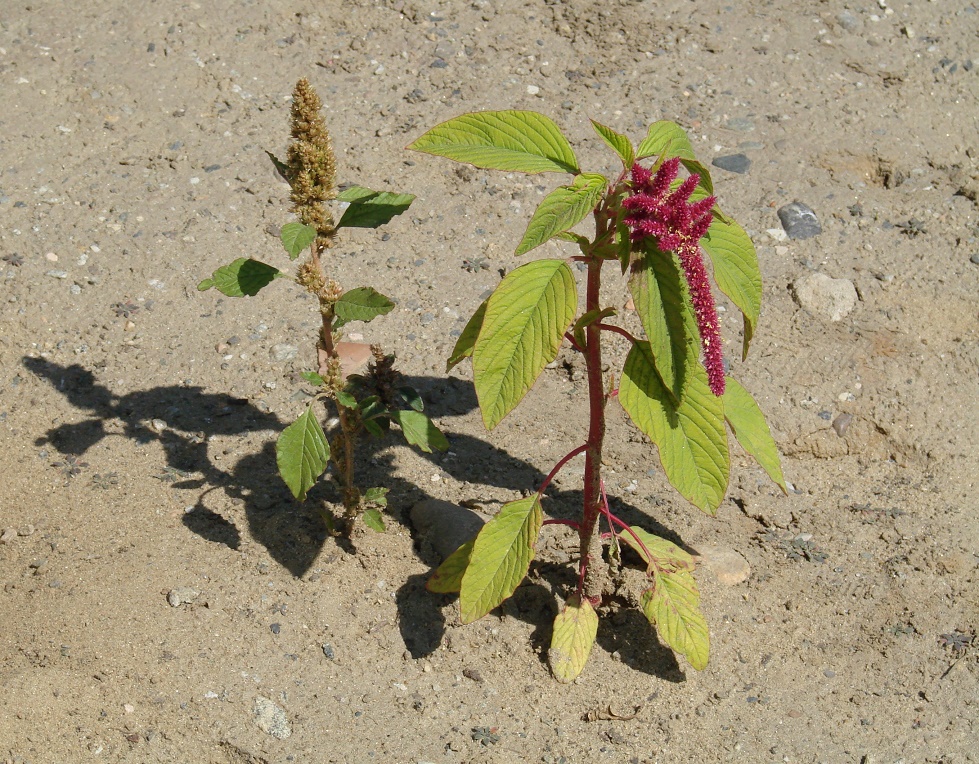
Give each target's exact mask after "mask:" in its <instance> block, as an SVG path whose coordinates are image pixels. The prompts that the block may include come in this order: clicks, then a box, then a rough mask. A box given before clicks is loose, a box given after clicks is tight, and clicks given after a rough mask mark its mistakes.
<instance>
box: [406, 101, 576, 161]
mask: <svg viewBox="0 0 979 764" xmlns="http://www.w3.org/2000/svg"><path fill="white" fill-rule="evenodd" d="M408 148H409V149H414V150H415V151H423V152H425V153H426V154H435V155H436V156H442V157H446V158H448V159H454V160H456V161H457V162H468V163H469V164H473V165H476V167H483V168H485V169H487V170H512V171H517V172H529V173H537V172H571V173H577V172H578V160H577V159H576V158H575V155H574V151H572V150H571V144H569V143H568V140H567V139H566V138H565V137H564V136H563V135H562V134H561V130H560V128H559V127H558V126H557V125H556V124H554V122H553V121H552V120H551V119H549V118H547V117H545V116H544V115H543V114H538V113H537V112H535V111H514V110H507V111H478V112H473V113H471V114H463V115H462V116H460V117H455V118H454V119H450V120H449V121H448V122H443V123H442V124H440V125H436V126H435V127H433V128H432V129H431V130H429V131H428V132H427V133H425V134H424V135H423V136H421V137H420V138H419V139H418V140H416V141H415V142H414V143H412V144H411V145H410V146H408Z"/></svg>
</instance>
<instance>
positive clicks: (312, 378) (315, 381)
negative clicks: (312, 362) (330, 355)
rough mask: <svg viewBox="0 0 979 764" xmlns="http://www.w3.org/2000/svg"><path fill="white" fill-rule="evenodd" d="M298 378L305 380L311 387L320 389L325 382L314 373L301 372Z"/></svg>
mask: <svg viewBox="0 0 979 764" xmlns="http://www.w3.org/2000/svg"><path fill="white" fill-rule="evenodd" d="M299 376H300V377H302V378H303V379H305V380H306V381H307V382H309V383H310V384H311V385H316V386H317V387H322V386H323V385H325V384H326V380H325V379H323V377H321V376H320V375H319V374H317V373H316V372H315V371H303V372H300V374H299Z"/></svg>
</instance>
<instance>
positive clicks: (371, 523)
mask: <svg viewBox="0 0 979 764" xmlns="http://www.w3.org/2000/svg"><path fill="white" fill-rule="evenodd" d="M361 517H362V518H364V525H366V526H367V527H368V528H370V529H371V530H375V531H377V532H378V533H384V531H386V530H387V528H386V527H385V526H384V518H383V517H382V516H381V512H380V510H377V509H368V510H365V511H364V513H363V514H362V515H361Z"/></svg>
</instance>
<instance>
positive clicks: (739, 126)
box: [724, 117, 755, 133]
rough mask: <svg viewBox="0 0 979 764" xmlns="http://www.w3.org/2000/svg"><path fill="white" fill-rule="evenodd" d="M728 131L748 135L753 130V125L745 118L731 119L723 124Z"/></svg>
mask: <svg viewBox="0 0 979 764" xmlns="http://www.w3.org/2000/svg"><path fill="white" fill-rule="evenodd" d="M724 127H726V128H727V129H728V130H736V131H737V132H739V133H750V132H751V131H752V130H754V129H755V123H754V122H752V121H751V120H750V119H748V118H747V117H731V119H729V120H728V121H727V122H725V123H724Z"/></svg>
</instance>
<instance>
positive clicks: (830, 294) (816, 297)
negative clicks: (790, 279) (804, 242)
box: [792, 273, 857, 321]
mask: <svg viewBox="0 0 979 764" xmlns="http://www.w3.org/2000/svg"><path fill="white" fill-rule="evenodd" d="M792 292H793V294H794V295H795V299H796V302H798V303H799V306H800V307H801V308H803V309H804V310H806V311H807V312H809V313H811V314H812V315H814V316H816V317H817V318H820V319H823V320H824V321H840V320H842V319H843V318H845V317H846V316H848V315H850V313H852V312H853V309H854V308H855V307H857V290H856V287H854V286H853V282H852V281H850V280H849V279H833V278H830V277H829V276H827V275H826V274H824V273H810V274H809V275H808V276H802V277H801V278H798V279H796V280H795V283H794V284H793V285H792Z"/></svg>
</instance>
